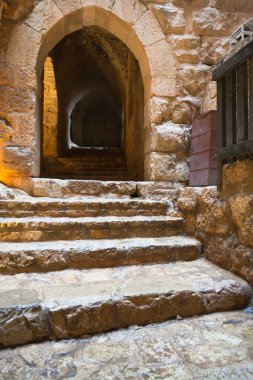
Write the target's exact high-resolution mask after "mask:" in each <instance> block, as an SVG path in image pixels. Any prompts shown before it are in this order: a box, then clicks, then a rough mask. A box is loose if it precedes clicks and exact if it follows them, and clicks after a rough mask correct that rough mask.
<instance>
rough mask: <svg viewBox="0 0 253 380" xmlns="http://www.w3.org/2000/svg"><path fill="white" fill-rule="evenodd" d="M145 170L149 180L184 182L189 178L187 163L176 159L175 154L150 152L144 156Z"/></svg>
mask: <svg viewBox="0 0 253 380" xmlns="http://www.w3.org/2000/svg"><path fill="white" fill-rule="evenodd" d="M145 164H146V171H147V174H148V175H149V178H150V180H151V181H175V182H186V181H188V180H189V166H188V163H187V162H186V161H185V160H183V159H181V160H178V158H177V155H176V154H166V153H157V152H152V153H149V154H148V155H147V156H146V161H145Z"/></svg>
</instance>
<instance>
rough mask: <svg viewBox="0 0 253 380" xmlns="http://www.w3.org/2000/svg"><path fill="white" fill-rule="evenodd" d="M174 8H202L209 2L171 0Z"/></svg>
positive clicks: (205, 0)
mask: <svg viewBox="0 0 253 380" xmlns="http://www.w3.org/2000/svg"><path fill="white" fill-rule="evenodd" d="M171 2H172V4H174V5H175V6H176V7H190V8H204V7H206V6H208V4H209V2H210V0H171Z"/></svg>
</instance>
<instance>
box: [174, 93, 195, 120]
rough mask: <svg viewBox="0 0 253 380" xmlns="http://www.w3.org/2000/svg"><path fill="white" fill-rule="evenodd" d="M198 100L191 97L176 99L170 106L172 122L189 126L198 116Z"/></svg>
mask: <svg viewBox="0 0 253 380" xmlns="http://www.w3.org/2000/svg"><path fill="white" fill-rule="evenodd" d="M200 108H201V102H200V99H199V98H197V97H193V96H185V97H178V98H177V99H176V100H175V101H174V102H173V105H172V121H173V123H175V124H191V123H192V121H193V120H194V119H195V118H196V117H197V116H199V114H200Z"/></svg>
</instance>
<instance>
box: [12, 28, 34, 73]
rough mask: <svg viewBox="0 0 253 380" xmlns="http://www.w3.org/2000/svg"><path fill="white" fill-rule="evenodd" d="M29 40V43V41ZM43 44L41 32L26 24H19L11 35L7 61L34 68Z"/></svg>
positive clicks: (30, 68) (15, 64)
mask: <svg viewBox="0 0 253 380" xmlns="http://www.w3.org/2000/svg"><path fill="white" fill-rule="evenodd" d="M27 41H29V43H27ZM40 44H41V34H40V33H39V32H37V31H36V30H34V29H32V28H30V27H29V26H27V25H26V24H17V25H16V26H15V27H14V29H13V31H12V33H11V36H10V41H9V44H8V50H7V54H6V62H7V63H8V64H9V65H13V66H14V67H15V66H20V67H26V68H27V69H29V70H31V71H32V70H34V67H35V65H36V59H37V54H38V51H39V47H40Z"/></svg>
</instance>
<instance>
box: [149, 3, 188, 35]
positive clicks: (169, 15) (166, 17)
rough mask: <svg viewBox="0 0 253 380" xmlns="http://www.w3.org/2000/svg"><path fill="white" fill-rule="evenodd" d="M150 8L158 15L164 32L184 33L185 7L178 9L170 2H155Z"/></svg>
mask: <svg viewBox="0 0 253 380" xmlns="http://www.w3.org/2000/svg"><path fill="white" fill-rule="evenodd" d="M150 8H151V10H152V12H153V13H154V15H155V16H156V17H157V19H158V21H159V23H160V25H161V27H162V29H163V32H164V34H166V35H168V34H171V33H175V34H177V33H184V31H185V18H184V10H183V9H178V8H177V7H175V6H174V5H173V4H170V3H167V4H166V5H160V4H154V5H151V6H150Z"/></svg>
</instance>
